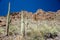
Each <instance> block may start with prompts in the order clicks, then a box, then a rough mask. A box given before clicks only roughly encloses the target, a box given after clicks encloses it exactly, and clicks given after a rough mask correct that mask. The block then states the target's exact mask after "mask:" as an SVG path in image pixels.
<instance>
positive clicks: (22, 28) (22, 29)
mask: <svg viewBox="0 0 60 40" xmlns="http://www.w3.org/2000/svg"><path fill="white" fill-rule="evenodd" d="M24 28H25V27H24V18H23V11H22V12H21V39H20V40H22V38H23V35H24Z"/></svg>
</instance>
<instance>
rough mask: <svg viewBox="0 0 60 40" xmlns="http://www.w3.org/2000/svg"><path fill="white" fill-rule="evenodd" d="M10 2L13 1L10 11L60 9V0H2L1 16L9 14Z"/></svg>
mask: <svg viewBox="0 0 60 40" xmlns="http://www.w3.org/2000/svg"><path fill="white" fill-rule="evenodd" d="M9 2H10V3H11V9H10V12H20V11H21V10H25V11H29V12H33V13H34V12H36V11H37V10H38V9H42V10H45V11H57V10H59V9H60V0H0V16H5V15H7V12H8V3H9Z"/></svg>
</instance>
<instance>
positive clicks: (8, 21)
mask: <svg viewBox="0 0 60 40" xmlns="http://www.w3.org/2000/svg"><path fill="white" fill-rule="evenodd" d="M9 23H10V2H9V6H8V14H7V24H6V28H7V36H8V35H9Z"/></svg>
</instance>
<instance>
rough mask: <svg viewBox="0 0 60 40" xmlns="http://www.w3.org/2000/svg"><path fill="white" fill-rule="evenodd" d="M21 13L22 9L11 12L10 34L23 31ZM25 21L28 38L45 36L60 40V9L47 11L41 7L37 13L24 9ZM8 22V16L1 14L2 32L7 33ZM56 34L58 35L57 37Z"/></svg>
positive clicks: (48, 39)
mask: <svg viewBox="0 0 60 40" xmlns="http://www.w3.org/2000/svg"><path fill="white" fill-rule="evenodd" d="M21 15H22V11H21V12H13V13H10V29H9V30H10V32H9V33H10V35H11V34H20V33H21V32H20V30H21V19H22V18H21ZM23 21H24V22H23V23H24V27H25V29H24V31H25V38H26V40H44V39H45V37H46V38H47V39H46V40H60V10H58V11H57V12H51V11H48V12H46V11H43V10H41V9H39V10H37V11H36V12H35V13H32V12H27V11H23ZM6 23H7V16H1V17H0V33H3V34H5V33H6ZM57 29H58V30H57ZM2 31H3V32H2ZM55 32H58V34H55ZM0 35H1V34H0ZM46 35H48V36H46ZM52 35H53V36H52ZM55 35H58V37H57V39H56V37H55ZM42 36H43V37H42ZM35 38H36V39H35ZM41 38H42V39H41Z"/></svg>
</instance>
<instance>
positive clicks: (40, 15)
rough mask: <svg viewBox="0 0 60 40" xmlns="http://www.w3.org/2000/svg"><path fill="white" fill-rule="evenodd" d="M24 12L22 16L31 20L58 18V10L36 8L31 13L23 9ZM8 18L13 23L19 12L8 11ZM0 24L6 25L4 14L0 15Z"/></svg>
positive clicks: (16, 19) (59, 12) (59, 17)
mask: <svg viewBox="0 0 60 40" xmlns="http://www.w3.org/2000/svg"><path fill="white" fill-rule="evenodd" d="M23 13H24V18H26V17H27V18H28V19H31V20H33V21H41V20H60V10H58V11H57V12H50V11H48V12H45V11H43V10H41V9H39V10H37V12H35V13H32V12H27V11H23ZM10 18H11V22H12V24H15V23H14V22H15V21H18V20H20V19H21V12H13V13H10ZM0 26H6V16H1V17H0Z"/></svg>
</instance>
